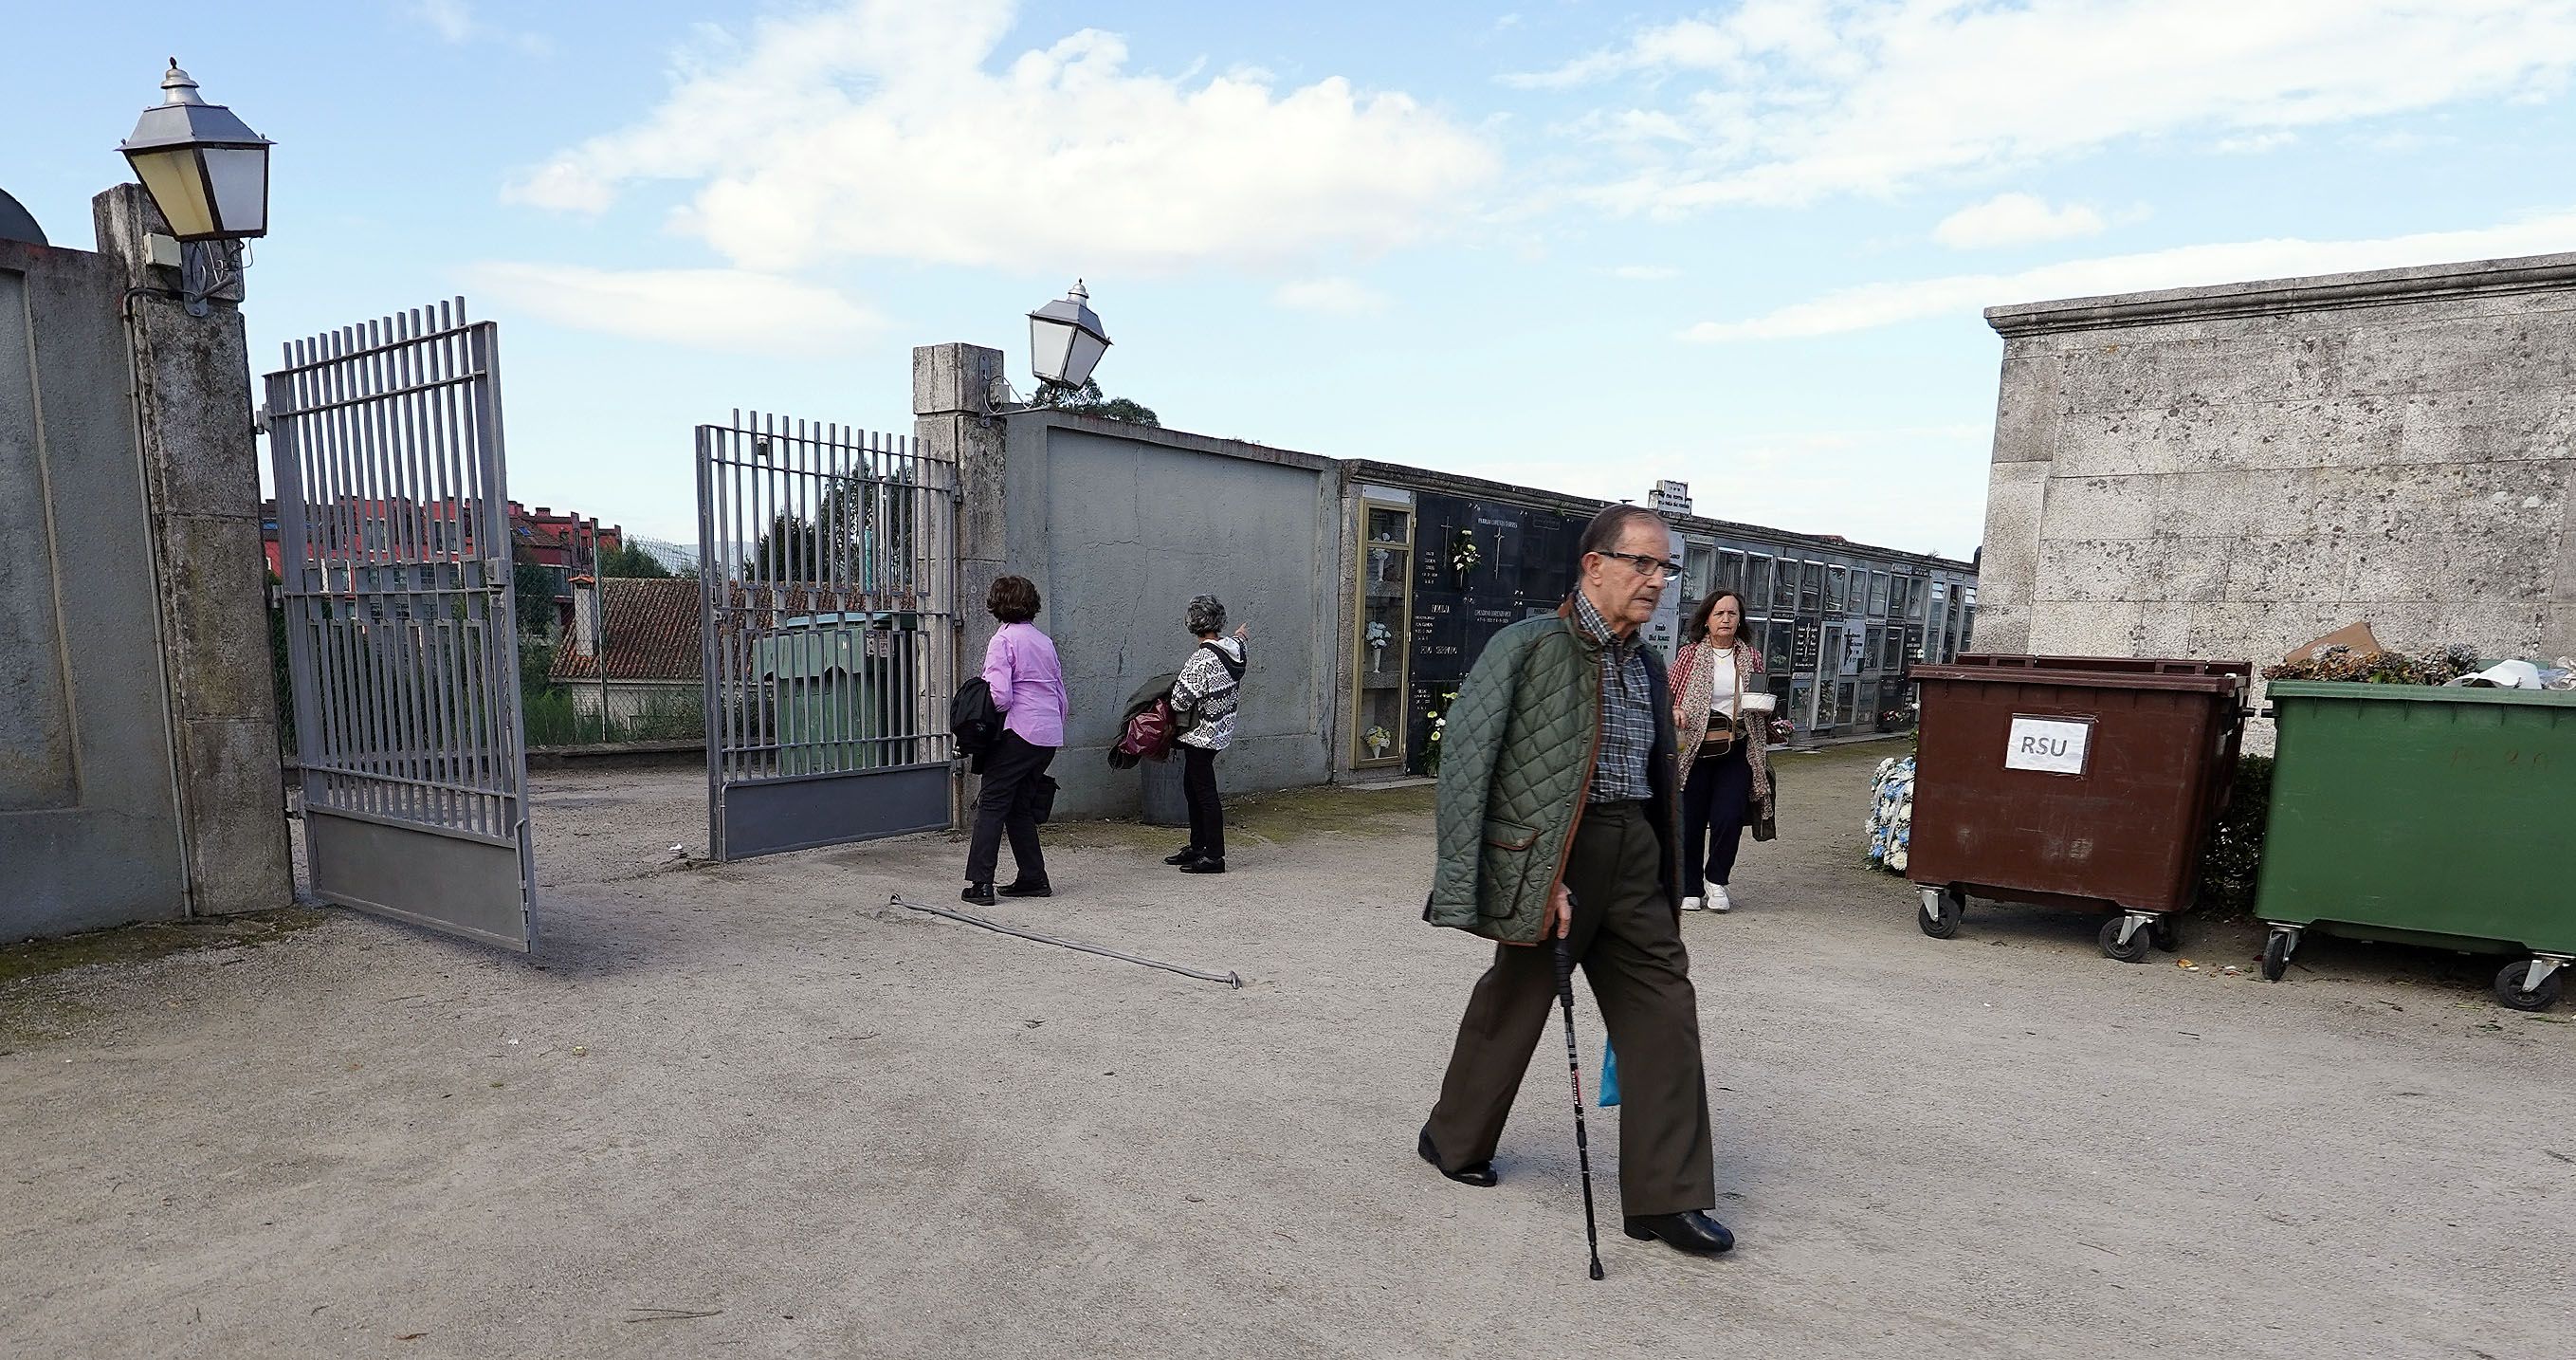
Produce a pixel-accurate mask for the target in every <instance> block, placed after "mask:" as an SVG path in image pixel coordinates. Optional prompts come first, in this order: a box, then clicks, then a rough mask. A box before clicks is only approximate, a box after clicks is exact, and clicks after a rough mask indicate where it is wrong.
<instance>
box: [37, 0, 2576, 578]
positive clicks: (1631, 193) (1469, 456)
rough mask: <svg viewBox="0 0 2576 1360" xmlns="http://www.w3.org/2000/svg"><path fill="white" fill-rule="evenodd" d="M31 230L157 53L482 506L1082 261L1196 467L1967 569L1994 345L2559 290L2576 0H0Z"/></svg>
mask: <svg viewBox="0 0 2576 1360" xmlns="http://www.w3.org/2000/svg"><path fill="white" fill-rule="evenodd" d="M0 35H5V36H0V128H5V129H8V130H9V135H7V136H0V189H5V190H7V191H9V192H10V193H12V194H14V195H16V196H17V197H18V198H19V199H20V200H21V201H22V202H23V203H25V204H26V206H27V207H28V208H29V209H30V210H31V211H32V212H33V213H34V214H35V216H36V218H37V219H38V221H39V222H40V223H42V224H43V225H44V226H45V228H46V229H47V231H48V232H49V233H50V234H51V236H52V237H53V239H54V241H55V243H56V244H62V245H76V246H84V247H85V246H88V245H89V244H91V241H92V236H91V231H90V228H89V225H88V216H89V213H88V206H87V205H88V200H89V198H90V196H91V195H92V194H94V193H96V192H97V191H98V190H100V189H102V188H105V187H106V186H107V185H109V184H111V183H114V182H116V181H117V180H119V179H122V178H125V177H126V174H125V167H124V163H123V161H122V160H121V159H120V158H119V157H118V156H117V155H116V153H115V146H116V143H117V142H118V141H119V140H120V139H122V138H123V137H124V136H125V135H126V134H127V133H128V132H129V131H130V130H131V128H132V126H133V123H134V119H135V117H136V115H138V114H139V113H140V112H141V111H142V109H143V107H144V106H145V105H146V104H149V103H153V102H157V101H158V98H159V90H158V82H159V76H160V70H161V68H162V66H163V64H164V63H165V61H166V60H167V58H169V57H170V56H173V55H175V56H177V57H178V58H179V60H180V63H181V64H182V65H183V66H184V67H186V68H187V70H188V71H189V72H190V74H191V75H193V76H194V77H195V79H196V80H197V81H198V83H199V84H200V85H201V86H202V87H203V94H204V97H205V98H206V99H207V100H209V101H210V102H215V103H223V104H228V105H229V106H231V107H232V109H233V110H234V112H235V113H237V114H239V115H240V116H241V117H242V118H243V119H244V120H245V121H247V122H248V123H249V124H250V125H251V126H252V127H253V128H255V129H257V130H258V131H260V132H261V133H263V134H265V135H266V136H268V137H270V138H272V139H274V140H275V141H276V143H277V148H276V151H275V153H274V164H273V188H272V223H271V234H270V235H269V236H268V237H267V238H266V239H265V240H263V241H260V242H259V243H257V245H256V246H255V247H254V251H253V263H252V266H251V268H250V271H249V275H248V288H249V299H248V302H247V303H246V306H245V315H246V317H247V318H248V324H249V327H250V335H251V344H252V357H253V362H254V366H255V367H257V368H259V369H260V370H261V371H266V370H267V369H268V368H271V367H274V366H276V363H277V356H278V355H279V353H280V352H281V347H282V346H283V345H284V344H285V343H286V342H287V341H289V340H292V339H295V338H297V337H300V336H305V335H309V334H314V333H317V332H321V331H325V330H329V329H332V328H334V327H338V326H341V325H346V324H350V323H353V322H357V321H361V320H364V319H367V318H370V317H375V316H381V315H385V314H387V313H391V312H394V311H398V310H402V309H406V308H409V307H414V306H419V305H423V304H425V303H428V302H430V301H432V300H435V299H438V298H442V297H448V296H455V295H462V296H463V297H465V298H466V300H467V304H468V307H469V309H470V310H471V311H472V313H473V314H474V315H476V316H479V317H491V318H496V319H497V320H498V321H499V322H500V329H501V342H500V347H501V353H502V370H501V371H502V394H503V402H504V408H505V422H506V429H507V437H508V445H509V457H510V475H511V485H512V490H513V492H514V494H515V495H516V496H517V497H518V498H519V499H521V500H523V501H526V502H528V503H530V504H543V505H548V506H551V507H553V508H555V509H557V510H562V509H566V508H572V509H578V510H580V511H581V512H583V513H586V514H595V515H598V516H600V517H601V518H603V519H605V520H608V521H610V522H612V523H623V524H625V525H626V526H627V527H628V528H629V530H630V531H632V532H636V533H641V534H647V535H652V536H656V537H660V538H665V539H671V540H675V541H680V542H684V543H688V542H694V540H695V537H696V528H695V524H696V521H695V515H694V510H693V507H692V503H691V496H692V494H693V491H692V488H693V485H694V483H693V477H692V473H691V469H690V460H691V451H692V449H693V446H694V445H693V435H692V431H693V429H694V427H695V426H697V425H699V424H701V423H707V422H721V421H724V420H726V419H729V418H730V416H731V413H732V412H733V411H734V410H735V409H737V408H741V409H750V410H764V411H771V412H776V413H779V414H783V415H787V416H794V417H803V418H806V419H812V420H830V421H838V422H842V423H844V424H852V425H857V426H860V427H863V428H867V429H873V430H880V431H887V432H892V433H908V432H909V431H910V426H911V420H910V411H911V408H910V404H909V397H910V358H909V354H910V350H911V347H912V346H914V345H916V344H925V343H934V342H941V341H952V340H963V341H972V342H975V343H979V344H986V345H992V346H996V347H999V348H1001V349H1003V350H1004V351H1005V352H1006V353H1007V354H1008V355H1009V356H1010V364H1011V372H1012V375H1013V380H1014V382H1015V383H1017V384H1018V385H1019V387H1020V388H1021V389H1022V390H1023V391H1026V390H1028V389H1029V388H1031V387H1032V386H1034V383H1033V380H1032V379H1031V377H1030V375H1029V371H1028V363H1029V359H1028V338H1027V323H1026V322H1025V320H1024V319H1023V317H1024V314H1025V313H1027V312H1028V311H1029V310H1031V309H1032V308H1034V307H1036V306H1038V305H1040V304H1042V303H1044V302H1046V301H1047V300H1049V299H1050V298H1052V297H1055V296H1059V295H1061V294H1062V293H1063V292H1064V291H1065V289H1066V288H1067V287H1068V286H1069V285H1070V284H1071V283H1072V281H1073V280H1074V279H1075V278H1077V277H1079V278H1081V279H1083V280H1084V281H1085V282H1086V283H1087V285H1088V288H1089V291H1090V294H1091V300H1092V305H1093V306H1094V307H1095V308H1096V309H1097V310H1098V311H1099V313H1100V315H1101V318H1102V321H1103V324H1104V326H1105V327H1106V329H1107V330H1108V331H1109V333H1110V336H1111V337H1112V339H1113V340H1114V341H1115V346H1114V348H1112V349H1111V350H1110V352H1109V355H1108V357H1107V358H1106V359H1105V360H1104V361H1103V362H1102V363H1101V366H1100V368H1099V371H1098V374H1097V377H1098V378H1099V381H1100V383H1101V385H1102V387H1103V388H1104V389H1106V390H1107V391H1108V392H1109V393H1110V394H1111V395H1114V396H1125V397H1132V398H1134V399H1136V400H1138V401H1141V402H1143V403H1144V404H1146V405H1147V406H1150V407H1152V408H1154V409H1155V410H1156V411H1157V412H1159V413H1160V415H1161V417H1162V419H1163V422H1164V423H1165V424H1166V425H1168V426H1171V427H1174V428H1178V429H1185V430H1192V431H1196V432H1199V433H1203V434H1211V435H1219V436H1227V437H1234V438H1242V439H1251V440H1257V441H1259V442H1261V443H1264V444H1269V445H1274V446H1278V447H1283V448H1291V449H1299V450H1304V451H1307V452H1311V453H1318V454H1325V455H1329V456H1333V457H1341V458H1375V459H1383V460H1387V461H1392V462H1399V463H1408V464H1415V465H1420V466H1427V467H1432V468H1438V469H1443V470H1447V471H1453V472H1460V473H1467V474H1472V475H1476V476H1482V477H1490V478H1496V479H1500V480H1504V481H1510V482H1521V483H1528V484H1533V485H1538V486H1544V487H1548V488H1552V489H1556V490H1561V491H1567V492H1574V493H1579V494H1585V495H1592V496H1599V497H1604V498H1614V499H1638V500H1642V499H1643V498H1644V496H1645V494H1646V491H1647V489H1648V488H1649V487H1650V486H1652V485H1653V483H1654V482H1655V481H1656V480H1658V479H1662V478H1671V479H1677V480H1682V481H1686V482H1688V483H1690V485H1691V488H1692V493H1693V496H1694V499H1695V501H1696V508H1697V509H1698V510H1699V512H1700V513H1703V514H1709V515H1715V516H1719V517H1723V518H1728V519H1737V520H1747V521H1752V522H1755V523H1762V524H1769V525H1774V526H1778V527H1782V528H1788V529H1794V530H1799V531H1803V532H1810V533H1824V534H1841V535H1844V536H1845V537H1848V538H1851V539H1854V540H1857V541H1861V542H1867V543H1874V544H1880V545H1884V546H1889V547H1896V548H1903V549H1909V550H1914V551H1924V552H1938V553H1943V554H1947V555H1953V556H1961V557H1964V556H1966V555H1967V553H1968V552H1969V551H1970V550H1971V549H1972V548H1974V547H1975V546H1976V545H1977V543H1978V541H1979V539H1980V537H1981V535H1982V530H1983V523H1984V506H1985V487H1986V463H1987V457H1988V453H1989V450H1990V444H1991V438H1992V430H1993V416H1994V402H1995V383H1996V374H1997V366H1998V360H1999V358H2000V355H2001V350H2002V346H2001V343H2000V341H1999V340H1998V339H1997V338H1996V337H1995V335H1994V334H1993V332H1992V331H1991V330H1990V329H1988V328H1987V326H1986V325H1985V324H1984V322H1983V320H1982V319H1981V317H1980V311H1981V309H1982V308H1984V307H1987V306H1994V305H2001V304H2009V303H2017V302H2029V301H2036V300H2041V299H2047V298H2059V297H2072V296H2083V295H2090V294H2098V293H2107V292H2121V291H2129V290H2133V289H2140V288H2159V287H2177V286H2185V285H2192V284H2209V283H2224V282H2229V281H2234V280H2240V279H2254V278H2273V277H2283V276H2290V275H2298V274H2308V273H2323V272H2334V271H2341V270H2348V269H2364V268H2379V267H2391V266H2400V265H2410V264H2429V263H2437V262H2441V261H2447V260H2465V259H2481V258H2488V257H2493V256H2508V255H2527V254H2541V253H2550V252H2557V251H2565V250H2576V184H2571V182H2570V180H2569V178H2568V176H2567V174H2566V173H2565V172H2566V167H2567V166H2568V165H2569V164H2570V163H2571V157H2570V154H2569V153H2570V151H2571V149H2576V119H2571V116H2570V99H2569V90H2568V81H2569V77H2570V74H2571V72H2576V0H2258V3H2252V4H2248V3H2245V0H2224V2H2221V0H2054V2H2047V0H2041V2H2037V3H2000V2H1996V0H1745V3H1740V4H1733V5H1724V4H1721V5H1715V6H1697V5H1677V6H1662V7H1657V6H1634V5H1621V4H1597V3H1583V2H1582V0H1519V3H1510V2H1508V0H1507V2H1506V3H1499V4H1491V5H1480V6H1479V5H1459V4H1446V3H1434V2H1432V0H1413V2H1412V3H1406V4H1401V5H1389V4H1385V3H1383V2H1382V0H1379V2H1376V3H1350V2H1349V0H1307V2H1306V3H1301V4H1297V5H1293V6H1291V5H1209V4H1205V3H1191V4H1182V3H1107V2H1105V0H1104V2H1102V3H1088V4H1076V3H1053V2H1050V0H1026V2H1025V3H1012V2H1011V0H801V2H800V3H766V2H762V0H709V2H708V3H698V4H679V3H671V2H669V0H622V3H618V4H615V5H610V4H593V3H587V2H584V0H563V2H561V3H542V4H540V3H522V4H506V3H502V2H501V0H334V2H333V3H328V4H323V3H259V2H258V0H242V2H241V3H236V4H230V5H207V4H205V3H203V2H202V0H196V2H195V3H190V4H185V5H181V4H170V3H161V2H160V0H127V3H123V4H119V5H114V6H103V7H93V6H70V5H60V4H47V5H38V4H36V3H34V0H0Z"/></svg>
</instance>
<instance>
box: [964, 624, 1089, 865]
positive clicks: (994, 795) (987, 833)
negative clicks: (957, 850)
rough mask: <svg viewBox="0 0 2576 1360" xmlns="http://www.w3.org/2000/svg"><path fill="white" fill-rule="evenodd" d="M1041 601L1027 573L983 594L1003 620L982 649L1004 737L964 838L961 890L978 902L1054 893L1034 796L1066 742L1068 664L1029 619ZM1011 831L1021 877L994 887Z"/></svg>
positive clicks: (996, 748)
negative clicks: (969, 833)
mask: <svg viewBox="0 0 2576 1360" xmlns="http://www.w3.org/2000/svg"><path fill="white" fill-rule="evenodd" d="M1038 603H1039V601H1038V588H1037V587H1036V586H1035V585H1033V584H1031V583H1030V581H1029V578H1027V577H1025V576H1005V577H1003V578H1002V579H1000V580H998V581H995V582H994V583H993V589H992V590H991V591H990V592H989V593H988V594H986V595H985V597H984V607H985V608H986V609H988V610H991V611H992V614H993V617H994V618H997V619H999V620H1001V621H1002V627H1001V629H1000V630H999V631H998V632H995V633H994V634H993V640H992V642H991V643H990V644H988V645H986V647H985V648H984V683H985V684H987V685H990V686H992V689H993V707H995V708H998V709H1000V710H1001V711H1002V739H1001V741H1000V743H999V744H997V745H996V746H994V748H993V754H992V756H991V758H990V759H988V760H987V761H986V762H985V765H984V787H983V792H982V793H981V794H979V795H978V796H977V798H976V800H975V834H974V837H973V838H972V839H971V840H969V841H968V842H967V844H966V891H965V892H963V893H960V894H959V896H961V897H963V898H964V899H965V900H967V901H969V902H973V903H975V904H976V905H978V906H986V907H989V906H991V905H993V900H994V898H995V897H996V896H997V895H998V896H1001V897H1052V896H1054V895H1055V890H1054V888H1053V886H1052V885H1050V884H1049V883H1048V882H1047V871H1046V857H1045V856H1044V855H1043V854H1041V853H1040V852H1039V850H1038V821H1037V813H1036V810H1035V805H1034V803H1033V801H1032V799H1033V796H1034V795H1035V794H1036V793H1037V789H1038V781H1039V779H1041V778H1042V777H1044V776H1045V774H1046V768H1047V765H1048V763H1049V762H1051V761H1053V760H1054V759H1055V753H1056V749H1057V748H1058V747H1060V746H1062V745H1064V716H1065V703H1064V665H1063V663H1062V662H1060V661H1058V660H1057V659H1056V654H1055V641H1054V639H1052V638H1049V637H1048V636H1047V635H1046V634H1044V633H1041V632H1039V631H1038V630H1037V629H1036V628H1035V627H1034V626H1032V625H1031V624H1030V622H1029V620H1031V619H1034V618H1036V617H1037V616H1038ZM1006 833H1007V834H1008V835H1009V837H1010V840H1011V859H1012V860H1013V861H1014V862H1015V863H1017V865H1018V866H1019V871H1020V875H1019V877H1018V878H1016V879H1014V880H1012V881H1011V882H1009V883H1006V884H1004V885H1002V887H1001V888H1000V889H998V890H996V889H995V888H994V886H993V869H994V866H995V865H996V864H997V863H998V862H999V861H1000V859H1001V857H1002V838H1003V836H1004V835H1005V834H1006Z"/></svg>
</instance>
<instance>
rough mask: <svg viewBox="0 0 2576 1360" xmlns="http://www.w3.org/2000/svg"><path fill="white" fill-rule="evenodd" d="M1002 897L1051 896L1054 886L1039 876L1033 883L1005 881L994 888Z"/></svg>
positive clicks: (1053, 894) (1053, 892) (1053, 893)
mask: <svg viewBox="0 0 2576 1360" xmlns="http://www.w3.org/2000/svg"><path fill="white" fill-rule="evenodd" d="M994 891H995V892H998V893H1000V894H1001V895H1002V896H1004V897H1053V896H1055V888H1054V886H1053V885H1051V884H1049V883H1048V882H1047V881H1046V880H1045V879H1043V878H1041V879H1039V880H1038V881H1037V882H1035V883H1005V884H1003V885H1002V886H1001V887H999V888H996V889H994Z"/></svg>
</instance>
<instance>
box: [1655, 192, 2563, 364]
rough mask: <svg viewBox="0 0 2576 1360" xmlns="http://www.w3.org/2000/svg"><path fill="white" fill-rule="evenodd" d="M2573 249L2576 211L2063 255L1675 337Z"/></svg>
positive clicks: (1748, 336) (1707, 338)
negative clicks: (2313, 237)
mask: <svg viewBox="0 0 2576 1360" xmlns="http://www.w3.org/2000/svg"><path fill="white" fill-rule="evenodd" d="M2571 249H2576V211H2565V212H2557V213H2552V214H2549V215H2546V216H2539V217H2533V218H2530V219H2528V220H2525V221H2521V222H2515V223H2509V224H2506V225H2503V226H2495V227H2483V228H2479V229H2476V230H2471V231H2437V232H2422V233H2418V234H2416V235H2411V236H2391V237H2386V238H2383V239H2379V240H2368V241H2303V240H2299V239H2297V238H2295V237H2284V238H2276V239H2272V240H2264V241H2234V242H2224V243H2217V244H2211V245H2198V246H2181V247H2177V248H2175V249H2172V250H2157V251H2148V252H2145V253H2143V254H2136V255H2111V256H2105V257H2103V258H2100V259H2093V260H2070V261H2066V262H2064V263H2061V264H2052V265H2044V266H2042V267H2040V268H2037V269H2029V270H2024V271H2022V272H2021V273H2018V274H1954V275H1949V276H1946V277H1942V278H1933V279H1916V280H1912V281H1908V282H1901V283H1872V284H1864V285H1862V286H1860V287H1857V288H1845V289H1841V290H1839V291H1836V292H1832V293H1827V294H1825V295H1824V296H1822V297H1819V298H1815V299H1812V300H1810V301H1807V302H1801V303H1797V304H1795V305H1792V306H1788V307H1783V308H1780V309H1779V310H1777V311H1774V312H1769V313H1766V314H1764V315H1762V316H1757V317H1752V318H1749V319H1746V320H1742V321H1703V322H1701V323H1699V324H1698V325H1696V326H1693V327H1691V328H1690V329H1688V330H1686V331H1683V332H1682V333H1681V338H1682V339H1684V340H1696V341H1702V342H1718V341H1727V340H1782V339H1796V338H1803V337H1809V336H1818V335H1841V334H1846V333H1848V332H1852V331H1865V330H1875V329H1877V328H1879V327H1881V326H1894V325H1898V324H1901V323H1903V322H1908V321H1921V320H1924V319H1926V318H1930V317H1939V316H1954V315H1957V316H1974V315H1977V314H1978V313H1979V312H1981V311H1982V310H1983V309H1985V308H1987V307H1994V306H2001V305H2005V304H2009V303H2016V302H2031V301H2038V300H2041V299H2046V298H2070V297H2093V296H2098V295H2101V294H2105V293H2130V292H2140V291H2144V290H2147V289H2154V288H2186V287H2194V286H2203V285H2210V284H2221V283H2240V282H2248V281H2253V280H2259V279H2278V278H2295V277H2298V276H2300V275H2306V274H2334V273H2343V272H2345V271H2349V270H2360V269H2394V268H2400V267H2404V266H2409V265H2426V264H2443V263H2450V262H2454V261H2460V260H2482V259H2492V258H2498V257H2506V256H2514V255H2544V254H2551V253H2555V252H2560V251H2566V250H2571Z"/></svg>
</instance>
